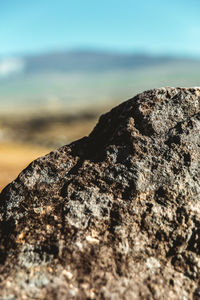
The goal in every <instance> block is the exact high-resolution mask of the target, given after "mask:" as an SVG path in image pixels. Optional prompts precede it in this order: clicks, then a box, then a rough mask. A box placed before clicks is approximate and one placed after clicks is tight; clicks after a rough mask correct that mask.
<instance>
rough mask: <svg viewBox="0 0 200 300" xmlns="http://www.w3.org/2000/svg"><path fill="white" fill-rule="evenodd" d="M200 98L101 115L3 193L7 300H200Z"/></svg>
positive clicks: (0, 291) (177, 97) (152, 97)
mask: <svg viewBox="0 0 200 300" xmlns="http://www.w3.org/2000/svg"><path fill="white" fill-rule="evenodd" d="M199 182H200V89H198V88H161V89H155V90H150V91H146V92H144V93H142V94H139V95H137V96H136V97H134V98H133V99H130V100H128V101H126V102H124V103H122V104H121V105H119V106H117V107H115V108H114V109H112V110H111V111H110V112H108V113H107V114H105V115H102V116H101V117H100V119H99V122H98V124H97V125H96V127H95V128H94V130H93V131H92V133H91V134H90V135H89V136H88V137H84V138H83V139H81V140H78V141H76V142H74V143H72V144H70V145H68V146H63V147H62V148H60V149H58V150H55V151H53V152H51V153H49V154H48V155H46V156H44V157H41V158H39V159H37V160H35V161H34V162H32V163H31V164H30V165H29V166H28V167H27V168H26V169H25V170H24V171H22V173H21V174H20V175H19V176H18V178H17V179H16V180H15V181H13V182H12V183H11V184H9V185H8V186H7V187H6V188H5V189H4V190H3V192H2V193H1V195H0V199H1V206H0V222H1V224H0V263H1V265H0V269H1V277H0V280H1V281H0V297H1V298H0V299H10V298H11V299H30V298H37V299H59V300H62V299H200V286H199V282H200V275H199V274H200V183H199Z"/></svg>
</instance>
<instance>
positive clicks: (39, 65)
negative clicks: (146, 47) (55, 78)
mask: <svg viewBox="0 0 200 300" xmlns="http://www.w3.org/2000/svg"><path fill="white" fill-rule="evenodd" d="M24 60H25V62H26V71H27V72H38V71H45V72H46V71H47V72H51V71H62V72H71V71H83V72H88V71H95V72H98V71H106V70H116V69H133V68H140V67H147V66H152V65H159V64H163V63H169V62H172V61H177V60H179V59H177V58H175V57H167V56H151V55H146V54H130V55H128V54H115V53H107V52H98V51H97V52H95V51H72V52H53V53H47V54H42V55H35V56H26V57H24Z"/></svg>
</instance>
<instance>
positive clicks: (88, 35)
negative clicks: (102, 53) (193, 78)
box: [0, 0, 200, 57]
mask: <svg viewBox="0 0 200 300" xmlns="http://www.w3.org/2000/svg"><path fill="white" fill-rule="evenodd" d="M199 15H200V1H199V0H190V1H189V0H168V1H162V0H159V1H158V0H140V1H138V0H137V1H135V0H101V1H97V0H71V1H69V0H2V1H0V55H14V54H26V53H35V52H36V53H39V52H41V51H42V52H46V51H53V50H59V49H61V50H63V49H80V48H84V49H88V48H92V49H102V50H109V51H119V52H120V51H121V52H139V51H142V52H147V53H148V52H150V53H152V54H172V55H173V54H176V55H179V54H180V55H191V56H199V57H200V17H199Z"/></svg>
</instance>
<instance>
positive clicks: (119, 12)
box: [0, 0, 200, 189]
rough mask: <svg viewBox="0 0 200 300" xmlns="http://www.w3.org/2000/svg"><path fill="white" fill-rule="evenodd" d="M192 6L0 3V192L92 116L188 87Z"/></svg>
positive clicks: (193, 60) (197, 28)
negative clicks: (149, 92)
mask: <svg viewBox="0 0 200 300" xmlns="http://www.w3.org/2000/svg"><path fill="white" fill-rule="evenodd" d="M199 14H200V2H199V1H198V0H190V1H187V0H168V1H158V0H151V1H148V0H141V1H135V0H123V1H122V0H101V1H95V0H84V1H82V0H73V1H72V0H56V1H55V0H42V1H41V0H30V1H27V0H12V1H11V0H7V1H1V2H0V41H1V43H0V189H2V187H3V186H5V185H6V184H7V183H8V182H9V181H11V180H13V179H14V178H15V177H16V176H17V174H18V173H19V172H20V171H21V170H22V169H23V168H24V167H25V166H26V165H27V164H28V163H30V162H31V161H32V160H33V159H35V158H37V157H38V156H41V155H43V154H45V153H47V152H49V151H51V150H52V149H55V148H57V147H60V146H62V145H64V144H68V143H70V142H71V141H73V140H75V139H78V138H80V137H82V136H84V135H87V134H88V133H89V132H90V131H91V129H92V128H93V126H94V124H95V123H96V121H97V119H98V116H99V115H100V114H101V113H103V112H106V111H107V110H108V109H110V108H111V107H112V106H114V105H116V104H118V103H120V102H122V101H124V100H127V99H129V98H132V97H133V96H134V95H135V94H137V93H139V92H141V91H143V90H146V89H150V88H156V87H161V86H198V85H199V79H200V38H199V37H200V18H199Z"/></svg>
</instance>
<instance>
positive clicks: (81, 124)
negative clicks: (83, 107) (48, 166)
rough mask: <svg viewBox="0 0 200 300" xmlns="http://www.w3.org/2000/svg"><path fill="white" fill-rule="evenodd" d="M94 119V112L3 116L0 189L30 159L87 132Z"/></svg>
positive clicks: (0, 149) (90, 128) (95, 118)
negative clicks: (24, 117)
mask: <svg viewBox="0 0 200 300" xmlns="http://www.w3.org/2000/svg"><path fill="white" fill-rule="evenodd" d="M1 120H2V118H1ZM96 120H97V117H96V115H94V116H92V117H87V116H86V117H83V116H81V117H80V118H79V117H77V116H76V118H75V119H73V117H71V116H70V117H69V116H64V117H63V116H61V118H60V119H59V117H58V116H56V117H55V116H53V117H52V116H50V117H49V118H48V116H45V117H44V118H41V117H40V118H38V117H37V118H32V119H31V118H30V119H27V118H26V119H23V118H22V119H20V118H15V119H14V118H9V119H3V122H2V124H0V131H2V132H4V135H5V138H3V139H1V140H0V191H1V190H2V189H3V188H4V187H5V186H6V185H7V184H8V183H9V182H11V181H12V180H13V179H15V178H16V177H17V175H18V174H19V172H21V171H22V170H23V169H24V168H25V167H26V166H27V165H28V164H29V163H30V162H31V161H32V160H34V159H36V158H38V157H39V156H42V155H45V154H46V153H48V152H50V151H51V150H53V149H56V148H59V147H60V146H62V145H65V144H69V143H71V142H72V141H74V140H77V139H79V138H81V137H83V136H85V135H88V134H89V133H90V131H91V130H92V128H93V127H94V124H95V123H96ZM0 133H1V132H0ZM16 141H17V142H16Z"/></svg>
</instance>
